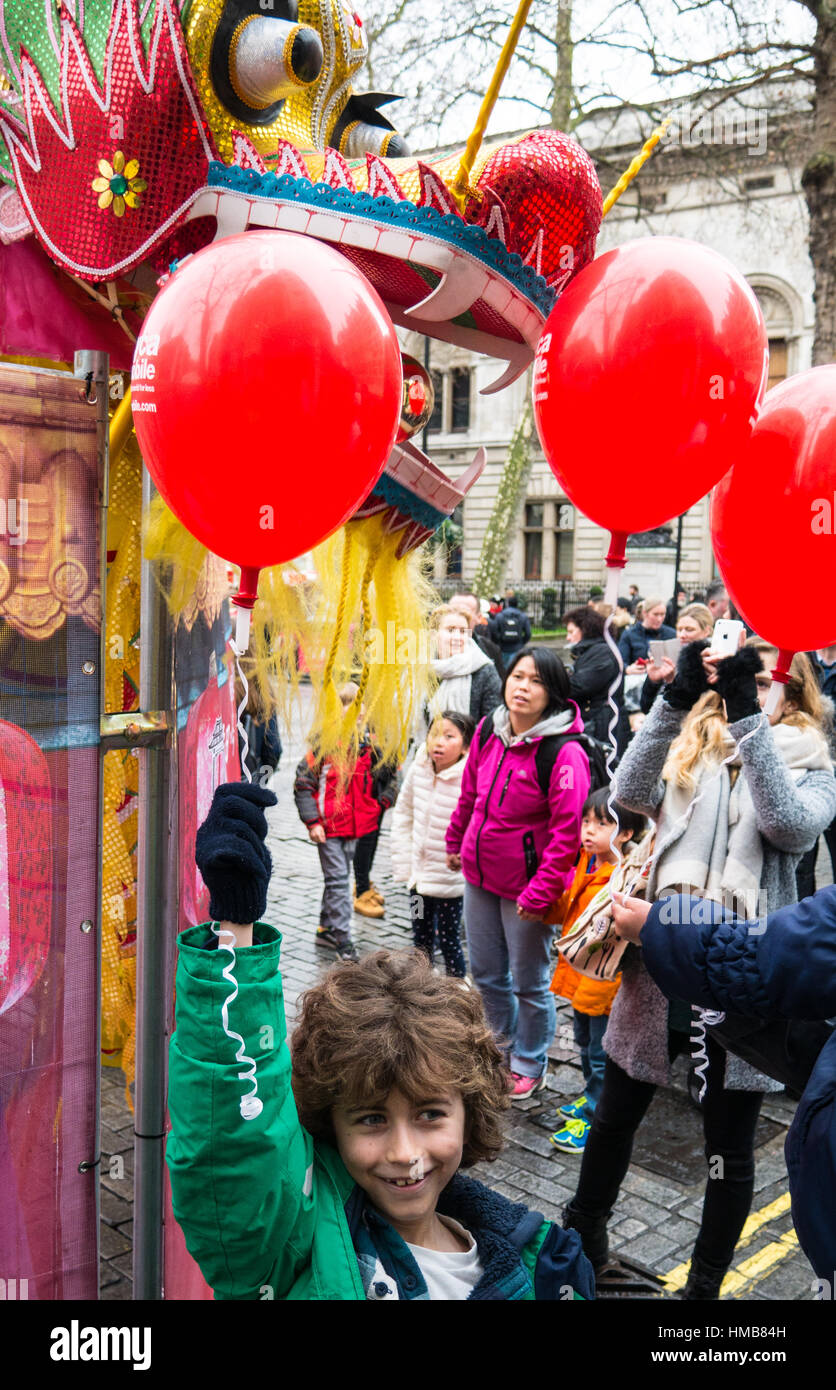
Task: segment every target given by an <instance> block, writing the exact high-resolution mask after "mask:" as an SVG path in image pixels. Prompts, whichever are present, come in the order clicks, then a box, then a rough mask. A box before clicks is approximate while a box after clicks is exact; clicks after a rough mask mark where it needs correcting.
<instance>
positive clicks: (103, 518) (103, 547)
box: [73, 351, 110, 1269]
mask: <svg viewBox="0 0 836 1390" xmlns="http://www.w3.org/2000/svg"><path fill="white" fill-rule="evenodd" d="M73 375H74V376H77V377H83V378H84V379H85V380H86V382H87V398H88V400H89V401H90V403H91V406H93V408H94V409H95V411H96V436H97V438H96V451H97V454H98V458H99V470H100V471H99V584H100V586H101V626H100V628H99V713H100V714H101V711H102V710H103V709H104V699H105V636H106V625H105V613H106V611H107V610H106V606H105V597H106V594H107V507H108V501H109V497H110V475H109V472H108V467H109V456H108V418H107V398H108V390H109V382H110V371H109V361H108V355H107V353H106V352H89V351H81V352H77V353H76V354H75V358H74V362H73ZM98 798H99V816H98V829H97V834H98V840H99V843H98V854H97V875H98V882H99V886H100V887H99V893H98V911H97V913H96V993H95V999H96V1030H97V1034H96V1110H95V1115H96V1139H95V1153H96V1159H95V1162H96V1163H97V1164H98V1163H99V1159H100V1157H101V1152H102V1145H101V1123H102V1069H101V1056H102V894H101V883H102V865H103V860H104V842H103V836H102V815H103V812H104V750H102V752H101V753H100V755H99V787H98ZM79 1171H81V1169H80V1168H79ZM96 1173H97V1179H96V1268H97V1269H98V1267H99V1254H100V1250H99V1245H100V1229H99V1228H100V1218H101V1183H100V1177H101V1169H100V1168H97V1169H96Z"/></svg>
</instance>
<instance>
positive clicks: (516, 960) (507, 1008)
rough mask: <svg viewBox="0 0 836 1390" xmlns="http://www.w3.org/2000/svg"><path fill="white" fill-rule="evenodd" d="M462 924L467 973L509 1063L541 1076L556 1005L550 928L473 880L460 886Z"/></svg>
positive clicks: (529, 1073) (552, 1028) (521, 1070)
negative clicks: (529, 919) (522, 915)
mask: <svg viewBox="0 0 836 1390" xmlns="http://www.w3.org/2000/svg"><path fill="white" fill-rule="evenodd" d="M464 929H465V935H466V937H467V955H468V959H469V961H470V973H471V975H472V976H473V980H474V982H475V984H476V986H477V988H478V989H479V992H480V994H481V995H482V1000H483V1002H484V1005H485V1013H486V1014H487V1016H488V1022H489V1023H490V1025H491V1028H492V1029H493V1031H494V1033H495V1034H496V1035H497V1038H498V1039H501V1043H500V1045H501V1046H507V1048H508V1050H509V1051H510V1067H511V1070H512V1071H515V1072H518V1073H519V1074H520V1076H542V1074H543V1072H544V1071H545V1070H546V1067H547V1065H548V1060H549V1059H548V1049H549V1047H550V1045H551V1042H552V1039H553V1038H554V1029H555V1022H556V1016H557V1014H556V1009H555V1002H554V995H553V994H552V992H551V990H550V989H549V982H550V980H551V976H552V965H551V960H550V957H549V943H550V942H551V938H552V928H551V927H547V926H544V924H543V923H542V922H523V921H522V919H521V918H520V917H518V916H517V904H516V902H514V901H513V900H511V899H508V898H499V897H497V895H496V894H495V893H486V892H485V890H484V888H476V887H474V886H473V884H471V883H465V886H464Z"/></svg>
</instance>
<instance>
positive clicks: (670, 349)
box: [534, 237, 768, 533]
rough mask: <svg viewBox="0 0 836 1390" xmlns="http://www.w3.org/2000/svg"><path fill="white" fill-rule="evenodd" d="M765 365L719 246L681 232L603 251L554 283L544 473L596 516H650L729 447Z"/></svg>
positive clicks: (608, 521) (667, 515)
mask: <svg viewBox="0 0 836 1390" xmlns="http://www.w3.org/2000/svg"><path fill="white" fill-rule="evenodd" d="M767 370H768V347H767V337H766V327H765V325H764V321H763V315H762V313H761V310H760V306H759V304H758V301H757V299H756V298H755V295H754V293H753V291H752V290H751V289H750V287H749V285H747V283H746V281H745V280H744V279H743V277H742V276H741V275H740V274H739V273H738V272H737V271H736V270H735V268H734V266H732V265H731V264H730V263H729V262H728V261H727V260H725V258H724V257H723V256H719V255H718V254H717V252H716V251H710V250H709V249H708V247H706V246H698V245H697V244H696V243H695V242H692V241H683V240H680V239H679V238H677V237H650V238H647V239H644V240H641V241H634V242H631V243H630V244H628V245H627V246H622V247H619V248H618V250H616V251H608V252H607V253H606V255H603V256H599V258H598V259H597V260H596V261H593V263H592V265H589V266H586V267H585V269H583V270H581V271H580V272H579V274H578V275H577V276H576V277H575V279H574V280H573V281H572V282H571V284H570V285H569V286H568V288H567V289H566V290H565V291H564V292H563V294H562V295H561V297H560V298H559V299H558V301H557V303H556V305H555V307H554V309H553V310H552V312H551V314H550V316H549V319H548V322H547V323H546V327H545V330H544V332H543V336H542V338H541V339H540V346H539V348H538V350H537V360H536V363H535V368H534V416H535V419H536V422H537V431H538V433H539V435H540V440H541V442H542V445H543V450H544V452H545V455H546V458H547V459H548V461H549V464H550V465H551V469H552V472H553V473H554V474H555V477H556V478H557V480H558V482H559V483H560V485H561V487H562V488H563V489H564V491H565V492H566V495H567V497H570V498H571V500H572V501H573V502H574V503H575V505H576V506H577V507H579V508H580V510H581V511H582V512H583V513H584V514H585V515H586V516H588V517H589V518H590V520H592V521H594V522H596V523H597V525H599V526H603V527H605V528H606V529H607V530H610V531H614V532H621V533H626V532H630V531H647V530H650V529H651V528H652V527H654V526H659V525H661V524H662V523H663V522H665V521H669V520H670V519H671V517H674V516H679V515H680V513H682V512H684V511H687V510H688V508H689V507H691V506H693V504H694V503H695V502H697V501H699V499H700V498H701V497H702V496H704V495H705V493H706V492H707V491H708V490H709V488H711V487H713V485H714V484H715V483H716V482H717V480H718V479H719V478H721V477H722V476H723V474H724V473H725V472H726V470H727V469H728V468H729V467H730V465H731V463H732V462H733V461H734V459H735V458H736V457H737V456H738V454H739V452H740V450H741V449H742V448H743V447H744V445H745V444H746V442H747V440H748V438H749V436H750V434H751V431H752V425H753V423H754V416H755V414H756V411H757V407H758V404H759V402H760V400H761V398H762V396H763V392H764V389H765V387H766V378H767Z"/></svg>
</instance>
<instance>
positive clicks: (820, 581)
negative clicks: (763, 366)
mask: <svg viewBox="0 0 836 1390" xmlns="http://www.w3.org/2000/svg"><path fill="white" fill-rule="evenodd" d="M834 509H836V365H830V366H826V367H814V368H813V369H812V371H808V372H801V373H799V375H798V376H793V377H790V378H789V379H788V380H787V381H784V382H781V384H780V385H779V386H775V387H773V388H772V390H771V391H770V392H769V394H768V395H767V397H766V400H765V401H764V403H763V408H762V410H761V412H760V415H759V417H758V422H757V424H756V426H755V429H754V432H753V434H752V439H751V442H750V444H749V446H748V448H747V449H745V450H743V452H742V453H741V455H740V458H739V459H737V460H736V462H735V464H734V467H733V468H732V469H731V470H730V471H729V472H728V473H727V474H726V476H725V477H724V478H723V480H722V481H721V482H720V484H719V485H718V487H717V488H716V490H715V492H714V496H713V498H712V504H711V537H712V542H713V545H714V554H715V555H716V557H717V564H718V566H719V568H720V573H721V574H722V576H723V581H724V583H725V585H726V587H727V589H728V591H729V594H730V596H731V598H732V599H733V601H734V604H735V607H736V608H737V609H738V610H739V611H740V613H741V614H742V615H743V617H744V618H745V619H746V622H747V623H748V624H749V626H750V627H752V628H754V629H755V631H756V632H757V633H758V634H759V636H761V637H763V638H765V639H766V640H767V641H768V642H772V643H774V645H775V646H776V647H777V648H778V649H779V651H780V652H781V658H782V659H781V661H780V662H779V668H778V669H779V672H780V671H782V670H786V669H787V668H788V666H789V658H790V657H791V655H792V653H793V652H806V651H815V650H816V648H818V647H826V646H830V644H831V643H833V642H836V612H834V609H833V605H832V603H831V601H830V600H831V595H832V593H833V576H834V574H836V539H835V538H834V529H836V516H835V515H834ZM773 675H774V673H773Z"/></svg>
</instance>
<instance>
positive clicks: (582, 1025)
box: [572, 1009, 610, 1117]
mask: <svg viewBox="0 0 836 1390" xmlns="http://www.w3.org/2000/svg"><path fill="white" fill-rule="evenodd" d="M609 1021H610V1020H609V1015H608V1014H594V1015H593V1014H579V1013H578V1011H577V1009H573V1010H572V1027H573V1030H574V1033H575V1042H576V1043H577V1044H578V1047H579V1048H580V1053H581V1068H582V1070H583V1079H584V1095H585V1096H586V1108H587V1117H589V1116H591V1115H592V1114H593V1112H594V1110H595V1107H596V1105H597V1104H598V1097H599V1096H600V1094H601V1087H602V1086H603V1084H604V1066H605V1064H606V1060H607V1054H606V1052H605V1051H604V1044H603V1041H602V1039H603V1037H604V1034H605V1032H606V1031H607V1024H608V1023H609Z"/></svg>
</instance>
